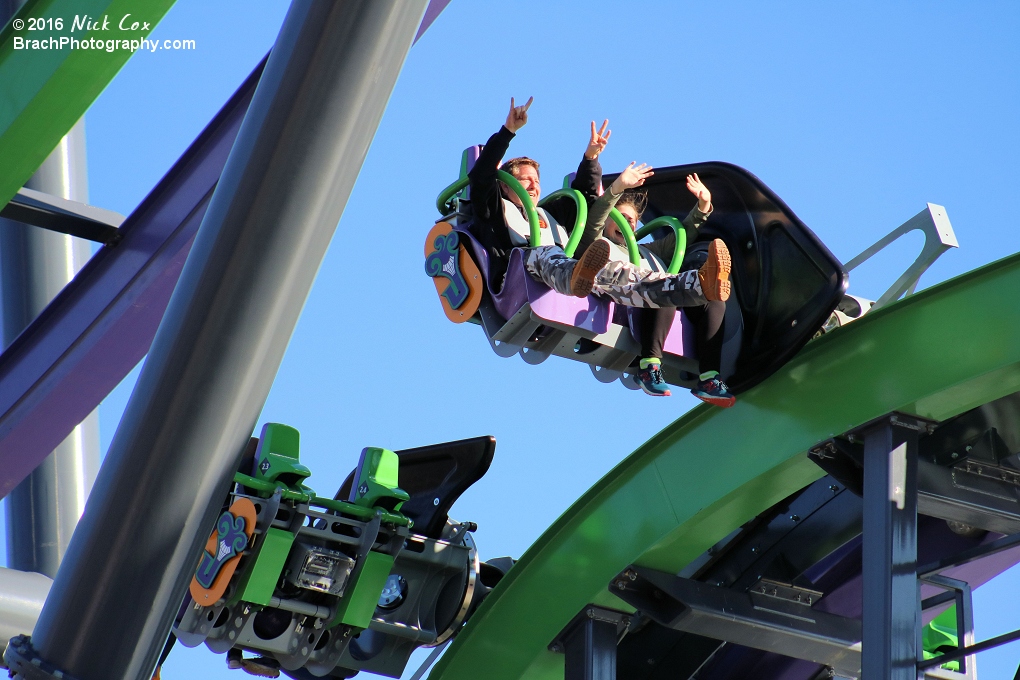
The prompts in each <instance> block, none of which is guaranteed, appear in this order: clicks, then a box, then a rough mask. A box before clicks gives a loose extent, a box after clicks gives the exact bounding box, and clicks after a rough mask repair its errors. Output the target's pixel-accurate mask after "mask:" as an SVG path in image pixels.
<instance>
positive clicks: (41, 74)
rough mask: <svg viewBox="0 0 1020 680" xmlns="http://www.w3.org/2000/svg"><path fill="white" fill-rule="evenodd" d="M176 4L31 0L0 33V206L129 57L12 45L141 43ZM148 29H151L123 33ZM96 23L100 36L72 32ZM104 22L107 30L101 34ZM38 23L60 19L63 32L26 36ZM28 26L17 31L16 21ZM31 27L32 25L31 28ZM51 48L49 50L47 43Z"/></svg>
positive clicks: (159, 0) (132, 0)
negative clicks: (79, 23)
mask: <svg viewBox="0 0 1020 680" xmlns="http://www.w3.org/2000/svg"><path fill="white" fill-rule="evenodd" d="M173 4H174V0H29V1H28V2H27V3H25V5H24V6H23V7H22V8H21V9H20V10H19V11H18V13H17V14H16V15H15V16H14V18H13V19H12V20H11V21H10V22H8V23H7V25H6V26H5V27H4V29H3V30H2V31H0V83H2V86H0V159H2V161H3V162H2V163H0V206H5V205H7V203H8V202H9V201H10V200H11V198H12V197H13V196H14V194H16V193H17V192H18V189H20V188H21V187H22V186H24V184H25V182H26V181H28V178H29V177H31V176H32V174H33V173H34V172H35V171H36V169H37V168H38V167H39V166H40V165H41V164H42V162H43V161H44V160H46V157H47V156H49V155H50V152H52V151H53V149H55V148H56V147H57V144H58V143H59V142H60V139H61V138H62V137H63V136H64V135H66V134H67V133H68V131H69V130H70V129H71V127H72V126H74V124H75V123H76V122H78V119H79V118H81V117H82V116H83V115H85V111H86V110H88V108H89V107H90V106H91V105H92V102H94V101H95V100H96V98H97V97H99V94H100V93H101V92H102V91H103V90H104V89H105V88H106V86H107V85H109V84H110V81H111V80H113V77H114V76H115V75H117V72H118V71H120V69H121V67H122V66H123V65H124V64H125V63H127V60H128V59H129V58H130V57H131V54H132V53H131V52H130V51H128V50H122V49H117V50H115V51H113V52H108V51H106V50H105V49H103V50H100V49H88V50H83V49H71V48H70V47H69V46H67V47H64V48H63V49H46V50H30V49H15V38H16V37H18V38H25V39H32V40H49V39H50V38H51V37H52V38H54V39H56V40H58V41H59V39H60V38H61V37H66V38H71V37H74V38H75V39H77V40H89V39H90V38H94V39H95V40H97V41H98V40H110V39H116V40H140V39H142V38H145V37H147V36H148V34H149V33H150V32H151V28H152V27H155V26H156V24H158V23H159V21H160V20H161V19H162V18H163V16H164V15H165V14H166V13H167V10H169V9H170V7H172V6H173ZM126 14H130V15H131V16H130V17H129V18H128V20H127V22H126V23H125V24H124V25H125V26H128V27H129V26H130V25H131V23H133V22H134V21H138V22H143V21H144V22H148V23H149V24H150V25H151V26H150V29H149V30H146V31H142V30H134V31H129V30H125V31H121V30H120V29H119V27H118V25H119V24H120V22H121V19H122V18H123V17H124V15H126ZM86 16H87V17H88V18H89V19H92V20H96V21H98V29H97V30H91V31H86V30H83V29H79V30H77V31H75V32H72V30H71V29H72V26H73V22H74V19H75V17H86ZM104 18H108V22H107V23H106V26H107V28H106V30H102V27H103V25H104ZM35 19H45V20H47V21H46V26H47V28H49V26H50V25H51V24H50V22H49V19H53V20H54V21H55V20H56V19H61V20H62V21H63V23H64V26H63V28H62V29H61V30H56V29H54V30H28V26H29V25H32V26H37V25H38V24H37V23H36V22H34V21H31V20H35ZM18 20H20V21H22V22H26V23H25V27H23V28H22V29H21V30H15V28H14V24H15V21H18ZM30 22H31V23H30ZM47 44H50V43H47Z"/></svg>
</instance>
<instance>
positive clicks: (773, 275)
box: [425, 147, 848, 392]
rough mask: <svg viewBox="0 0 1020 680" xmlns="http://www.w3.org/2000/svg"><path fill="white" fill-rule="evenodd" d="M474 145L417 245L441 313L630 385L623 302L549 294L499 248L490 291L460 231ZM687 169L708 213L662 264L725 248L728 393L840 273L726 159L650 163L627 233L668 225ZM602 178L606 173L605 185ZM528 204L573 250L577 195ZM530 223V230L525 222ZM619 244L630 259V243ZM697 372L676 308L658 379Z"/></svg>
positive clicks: (681, 210) (698, 258)
mask: <svg viewBox="0 0 1020 680" xmlns="http://www.w3.org/2000/svg"><path fill="white" fill-rule="evenodd" d="M480 148H481V147H471V148H469V149H467V150H466V151H465V152H464V156H463V159H462V163H461V178H460V179H459V180H458V181H457V182H455V183H454V184H452V185H450V186H449V187H447V189H446V190H444V191H443V193H442V194H440V196H439V199H438V200H437V207H438V208H439V211H440V213H441V214H442V215H443V217H442V218H441V219H440V220H439V221H438V222H437V223H436V225H435V226H434V227H433V229H432V231H431V232H430V233H429V236H428V238H427V241H426V244H425V255H426V272H427V273H428V274H429V275H430V276H432V277H433V279H434V281H435V283H436V288H437V292H438V293H439V294H440V296H441V297H442V300H441V301H442V304H443V307H444V310H445V312H446V314H447V316H448V317H449V318H450V319H451V320H452V321H455V322H462V321H472V322H474V323H477V324H480V325H481V326H482V329H483V330H484V332H485V335H486V337H487V338H488V340H489V343H490V345H491V346H492V348H493V350H494V351H495V352H496V354H498V355H499V356H503V357H510V356H512V355H514V354H519V355H520V356H521V357H522V358H523V359H524V360H525V361H526V362H528V363H532V364H537V363H540V362H542V361H544V360H545V359H547V358H548V357H549V356H551V355H557V356H562V357H566V358H570V359H574V360H576V361H582V362H584V363H587V364H589V366H590V367H591V369H592V372H593V373H594V375H595V376H596V378H598V379H599V380H600V381H602V382H612V381H613V380H616V379H620V381H621V382H622V383H623V384H624V385H625V386H627V387H630V388H632V389H636V388H637V385H636V383H635V382H634V379H633V373H634V372H636V360H637V359H638V358H639V357H638V354H639V351H640V347H639V344H638V341H637V339H638V332H637V326H636V324H635V323H634V318H633V310H629V309H627V308H624V307H620V306H617V305H615V304H614V303H613V302H610V301H608V300H606V299H604V298H600V297H597V296H594V295H590V296H588V297H587V298H584V299H580V298H574V297H569V296H563V295H559V294H557V293H555V292H553V291H551V290H549V289H548V288H547V287H546V286H545V285H543V284H542V283H539V282H538V281H535V280H534V279H532V278H531V277H530V276H529V275H528V273H527V272H526V271H525V268H524V264H523V256H522V252H523V251H521V250H520V249H516V250H514V251H513V253H512V255H511V258H510V265H509V269H508V270H507V275H506V280H505V283H504V284H503V287H502V289H501V290H499V292H495V293H494V292H493V291H494V290H498V285H499V283H498V282H495V281H492V280H491V279H490V278H489V266H488V254H487V252H486V251H485V249H484V248H483V247H482V246H481V244H480V243H479V242H478V241H477V240H476V238H475V237H474V235H473V233H472V219H473V217H472V212H471V201H470V195H469V191H468V188H467V184H468V182H467V171H468V169H470V167H471V166H472V165H473V163H474V161H475V159H477V157H478V152H479V150H480ZM691 173H698V175H699V176H700V178H701V179H702V181H703V182H704V183H705V185H706V186H708V188H709V189H710V190H711V191H712V203H713V206H714V211H713V212H712V215H711V217H710V218H709V220H708V221H707V222H706V223H705V225H704V226H702V227H701V229H700V230H699V232H698V234H697V239H696V240H695V242H694V243H692V244H689V246H688V247H687V248H686V252H684V251H683V248H684V243H683V238H678V239H677V240H678V252H677V253H676V256H675V257H674V260H673V262H671V263H670V267H669V271H671V272H673V273H675V272H676V271H680V270H686V269H692V268H697V267H699V266H700V265H701V263H702V262H704V258H705V256H706V253H707V246H708V243H709V242H710V241H711V240H712V239H715V238H721V239H722V240H723V241H724V242H725V243H726V245H727V246H728V248H729V250H730V253H731V255H732V259H733V273H732V280H733V284H734V286H733V287H734V295H732V296H731V298H730V301H729V303H728V304H727V309H726V330H725V339H724V344H723V361H722V364H723V365H722V371H721V372H722V374H723V377H724V379H725V380H726V381H727V383H728V384H729V386H730V388H731V389H732V391H734V392H741V391H744V390H747V389H749V388H750V387H752V386H754V385H756V384H757V383H759V382H761V381H762V380H764V379H765V378H767V377H768V376H769V375H771V374H772V373H773V372H775V371H776V370H777V369H778V368H779V367H781V366H782V365H783V364H784V363H785V362H786V361H788V360H789V359H790V358H791V357H792V356H793V355H794V354H796V353H797V352H798V351H799V350H800V349H801V348H802V347H803V346H804V345H805V344H806V343H807V342H808V340H810V339H811V337H812V336H814V335H815V333H816V332H817V331H818V330H819V329H820V328H821V327H822V325H823V324H824V323H825V322H826V319H828V318H829V317H830V315H831V314H832V312H833V310H835V309H836V306H837V304H839V303H840V301H841V300H842V299H843V297H844V292H845V290H846V287H847V282H848V279H847V273H846V271H845V270H844V269H843V266H842V265H841V264H840V262H839V260H837V259H836V257H835V256H834V255H833V254H832V253H830V252H829V250H828V248H826V247H825V245H824V244H822V242H821V241H820V240H819V239H818V238H817V237H816V236H815V235H814V233H812V232H811V230H810V229H808V228H807V226H805V225H804V223H803V222H801V221H800V219H798V218H797V216H796V215H794V214H793V211H792V210H790V209H789V208H788V207H787V206H786V204H785V203H783V201H782V200H781V199H780V198H779V197H778V196H776V195H775V194H774V193H773V192H772V191H771V190H770V189H769V188H768V187H766V186H765V185H764V184H763V183H762V182H761V181H760V180H759V179H758V178H757V177H755V176H754V175H752V174H751V173H749V172H747V171H746V170H744V169H742V168H739V167H737V166H735V165H731V164H728V163H718V162H711V163H697V164H692V165H678V166H672V167H667V168H656V170H655V176H654V177H652V178H651V179H650V180H649V181H648V182H646V184H645V188H646V189H647V190H648V208H647V210H646V211H645V220H646V221H645V227H644V228H643V229H641V230H639V231H638V232H637V234H636V237H637V239H640V238H642V237H644V236H647V235H649V233H650V232H656V231H658V229H659V228H662V229H665V228H669V227H673V228H674V229H676V228H677V227H678V225H679V220H680V219H682V218H683V217H684V216H686V215H687V213H688V212H689V211H690V209H691V208H692V207H693V206H694V204H695V202H696V198H695V197H694V196H692V195H691V193H690V192H689V191H688V190H687V188H686V178H687V175H689V174H691ZM500 177H501V179H503V180H504V182H505V183H506V184H507V185H508V186H510V187H511V188H513V189H514V190H515V191H517V193H518V196H520V197H521V200H522V202H523V204H524V205H525V206H526V210H527V211H528V216H529V221H530V219H531V216H532V213H534V210H535V208H534V206H533V205H531V201H530V199H529V198H528V196H527V194H525V193H524V192H523V190H518V189H517V188H516V187H515V186H514V185H515V184H516V182H514V181H512V179H513V178H511V177H510V176H509V175H506V173H501V175H500ZM614 178H615V175H607V176H606V177H605V181H606V182H611V181H612V180H613V179H614ZM539 207H540V208H547V209H551V210H552V211H555V213H556V215H558V216H565V217H566V219H560V220H559V221H560V223H561V224H563V226H564V227H565V228H567V229H568V233H569V234H570V240H569V242H568V244H567V247H566V248H564V250H565V251H566V252H567V254H568V255H573V248H574V247H576V244H577V242H578V241H579V239H580V233H579V232H580V231H581V228H582V227H583V225H584V221H585V218H586V215H587V204H586V202H585V200H584V199H583V197H582V196H581V194H580V193H579V192H577V191H573V190H570V189H564V190H561V191H557V192H555V193H554V194H551V195H550V196H548V197H546V198H545V199H543V200H542V201H540V202H539ZM614 212H615V211H614ZM614 219H616V221H617V224H619V225H620V227H621V230H622V231H624V235H625V237H626V238H627V239H628V242H629V244H633V242H634V236H635V235H634V234H631V233H630V229H629V227H628V226H627V224H626V222H625V221H624V220H622V218H620V217H619V216H618V215H614ZM533 225H534V226H533V229H534V230H536V231H537V219H536V220H534V222H533ZM571 227H573V229H571ZM680 229H682V227H681V228H680ZM679 233H680V232H678V234H679ZM652 235H653V236H655V235H657V234H654V233H653V234H652ZM532 242H534V240H532ZM629 251H630V257H631V261H632V262H635V263H637V262H638V261H639V258H640V257H641V255H640V253H639V251H638V249H637V248H629ZM697 371H698V365H697V354H696V351H695V332H694V328H693V324H692V323H691V322H690V321H689V320H688V319H687V317H686V315H685V314H678V315H677V317H676V320H675V321H674V323H673V328H672V330H671V332H670V334H669V338H668V340H667V342H666V346H665V352H664V356H663V373H664V376H665V378H666V380H667V382H670V383H672V384H674V385H681V386H686V387H690V386H692V385H693V382H694V380H695V379H696V374H697Z"/></svg>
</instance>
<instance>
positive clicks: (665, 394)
mask: <svg viewBox="0 0 1020 680" xmlns="http://www.w3.org/2000/svg"><path fill="white" fill-rule="evenodd" d="M638 384H640V383H638ZM641 391H642V392H644V393H645V394H647V395H648V396H649V397H671V396H673V393H672V392H670V391H669V390H666V391H665V392H652V391H651V390H646V389H645V386H644V385H641Z"/></svg>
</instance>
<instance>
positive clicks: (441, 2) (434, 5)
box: [414, 0, 450, 42]
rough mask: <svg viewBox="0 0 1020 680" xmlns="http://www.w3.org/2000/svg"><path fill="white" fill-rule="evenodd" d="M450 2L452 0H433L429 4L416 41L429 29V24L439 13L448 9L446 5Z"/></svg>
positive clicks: (415, 37)
mask: <svg viewBox="0 0 1020 680" xmlns="http://www.w3.org/2000/svg"><path fill="white" fill-rule="evenodd" d="M449 4H450V0H432V2H430V3H429V6H428V7H426V8H425V16H424V17H422V20H421V26H419V27H418V34H417V35H416V36H414V41H415V42H418V38H420V37H421V36H422V34H424V33H425V31H427V30H429V26H431V25H432V22H433V21H435V20H436V17H438V16H439V13H440V12H442V11H443V10H444V9H446V6H447V5H449Z"/></svg>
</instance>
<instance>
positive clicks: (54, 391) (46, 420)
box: [0, 60, 265, 497]
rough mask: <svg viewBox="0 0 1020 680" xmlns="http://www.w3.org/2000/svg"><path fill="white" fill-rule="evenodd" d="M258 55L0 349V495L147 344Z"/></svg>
mask: <svg viewBox="0 0 1020 680" xmlns="http://www.w3.org/2000/svg"><path fill="white" fill-rule="evenodd" d="M264 65H265V60H263V61H262V63H261V64H259V66H258V67H256V68H255V70H254V71H253V72H252V73H251V75H250V76H248V78H247V80H245V82H244V84H243V85H241V87H240V88H239V89H238V90H237V92H235V93H234V95H233V96H232V97H231V98H230V100H229V101H228V102H227V103H226V104H225V105H224V107H223V108H222V109H221V110H220V112H219V113H218V114H217V115H216V116H215V117H214V118H213V120H212V121H211V122H210V123H209V125H208V126H206V128H205V130H203V131H202V133H201V134H200V135H199V136H198V138H197V139H196V140H195V141H194V142H193V143H192V145H191V147H189V148H188V150H187V151H186V152H185V153H184V155H183V156H181V158H180V159H179V160H178V161H177V163H175V164H174V166H173V167H172V168H171V169H170V171H169V172H168V173H167V174H166V175H165V176H164V177H163V179H162V180H160V182H159V184H157V185H156V187H155V188H154V189H153V190H152V192H151V193H150V194H149V195H148V196H147V197H146V198H145V200H144V201H142V203H141V204H140V205H139V206H138V208H137V209H136V210H135V211H134V213H132V214H131V216H130V217H129V218H128V219H127V220H125V222H124V224H123V225H122V226H121V228H120V229H121V233H122V235H123V238H122V240H121V241H120V243H118V244H117V245H116V246H114V247H106V248H104V249H103V250H101V251H99V252H98V253H96V254H95V256H93V258H92V259H91V260H90V261H89V263H88V264H87V265H86V266H85V267H84V268H83V269H82V270H81V272H79V273H78V275H77V276H76V277H75V278H74V280H73V281H72V282H71V283H69V284H68V285H67V286H66V287H65V288H64V290H62V291H61V292H60V294H59V295H57V297H56V298H54V300H53V301H52V302H51V303H50V305H49V306H48V307H47V308H46V309H45V310H43V312H42V313H41V314H40V315H39V317H38V318H36V319H35V321H33V322H32V323H31V324H30V325H29V326H28V327H27V328H26V329H25V330H24V332H22V334H21V335H19V336H18V338H17V339H16V340H15V341H14V342H13V343H12V344H11V346H10V347H8V348H7V350H6V351H4V353H3V354H2V355H0V497H2V496H6V495H7V494H8V493H10V491H11V490H12V489H13V488H14V487H15V486H17V485H18V483H20V482H21V480H23V479H24V478H25V477H27V476H28V474H29V473H30V472H31V471H32V470H33V469H35V467H36V466H37V465H38V464H39V463H40V462H42V461H43V460H44V459H45V458H46V456H47V455H49V452H50V451H52V450H53V448H54V447H55V446H56V445H57V444H59V443H60V442H61V441H62V440H63V439H64V438H65V437H66V436H67V435H68V434H69V433H70V432H71V430H73V429H74V426H75V425H77V424H78V423H79V422H81V421H82V420H83V419H84V418H85V416H87V415H88V414H89V413H91V412H92V411H93V410H94V409H95V408H96V407H97V406H98V405H99V402H101V401H102V400H103V399H104V398H105V397H106V395H108V394H109V393H110V391H111V390H112V389H113V388H114V387H116V386H117V384H118V383H119V382H120V381H121V380H123V379H124V376H126V375H127V374H128V373H129V372H130V371H131V369H132V368H134V366H135V365H136V364H137V363H138V362H139V361H141V359H142V357H144V356H145V354H146V353H147V352H148V351H149V346H150V345H151V344H152V338H153V337H154V336H155V334H156V328H157V327H158V326H159V323H160V321H161V320H162V318H163V313H164V312H165V311H166V307H167V303H168V302H169V301H170V296H171V294H172V293H173V290H174V286H176V285H177V279H178V277H179V276H180V273H181V269H182V268H183V267H184V261H185V260H186V259H187V257H188V253H189V251H190V250H191V244H192V242H193V241H194V238H195V232H196V231H197V230H198V226H199V224H201V222H202V217H203V216H204V215H205V210H206V208H207V207H208V205H209V199H210V198H211V196H212V192H213V189H214V188H215V187H216V183H217V182H218V181H219V178H220V173H221V172H222V170H223V166H224V164H225V163H226V160H227V155H228V154H229V153H230V149H231V147H232V146H233V144H234V139H235V137H236V136H237V132H238V130H239V128H240V126H241V121H242V119H243V118H244V114H245V112H246V111H247V110H248V104H249V103H250V102H251V98H252V95H253V94H254V92H255V87H256V85H258V81H259V77H260V76H261V74H262V68H263V66H264Z"/></svg>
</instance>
